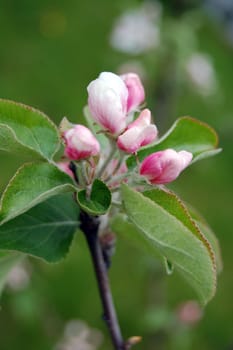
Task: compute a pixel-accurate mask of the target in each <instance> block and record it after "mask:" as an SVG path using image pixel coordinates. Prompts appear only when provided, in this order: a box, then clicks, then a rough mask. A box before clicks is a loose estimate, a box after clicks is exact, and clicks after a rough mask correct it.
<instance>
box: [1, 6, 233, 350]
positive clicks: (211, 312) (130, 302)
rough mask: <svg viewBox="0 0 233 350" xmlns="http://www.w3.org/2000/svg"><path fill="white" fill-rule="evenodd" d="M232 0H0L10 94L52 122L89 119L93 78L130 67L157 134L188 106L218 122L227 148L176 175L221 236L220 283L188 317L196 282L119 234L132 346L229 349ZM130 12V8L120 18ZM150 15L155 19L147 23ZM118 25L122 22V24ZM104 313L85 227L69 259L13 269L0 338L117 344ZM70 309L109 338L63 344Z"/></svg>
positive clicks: (117, 286)
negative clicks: (135, 339)
mask: <svg viewBox="0 0 233 350" xmlns="http://www.w3.org/2000/svg"><path fill="white" fill-rule="evenodd" d="M231 4H232V1H226V0H225V1H221V0H219V1H217V0H212V1H210V0H209V1H202V2H197V1H196V2H195V1H184V0H183V1H182V0H179V1H162V2H160V3H158V2H156V1H151V2H143V1H136V0H118V1H116V2H114V1H113V2H111V1H107V0H101V1H99V2H95V1H94V0H89V1H74V0H70V1H64V0H57V1H52V0H40V1H38V0H37V1H36V0H35V1H29V0H22V1H20V2H19V1H17V0H2V1H1V4H0V26H1V30H0V42H1V49H0V96H1V97H2V98H8V99H12V100H15V101H19V102H23V103H25V104H28V105H31V106H34V107H36V108H39V109H41V110H43V111H44V112H45V113H47V114H48V115H49V116H50V117H51V118H52V119H53V120H54V121H55V122H56V123H59V121H60V120H61V118H62V117H63V116H67V117H68V118H69V119H70V120H72V121H73V122H83V120H84V119H83V113H82V109H83V106H84V105H85V104H86V100H87V92H86V86H87V85H88V83H89V82H90V81H91V80H93V79H95V78H96V77H97V75H98V74H99V73H100V72H101V71H113V72H123V71H126V70H134V71H136V72H139V73H140V74H141V76H142V79H143V80H144V83H145V89H146V94H147V105H148V107H149V108H150V109H151V110H152V111H153V115H154V117H155V122H156V123H157V125H158V127H159V129H160V130H161V134H162V133H163V132H164V131H166V129H167V128H168V127H169V126H170V125H171V124H172V122H173V121H174V120H175V119H176V118H177V117H178V116H183V115H191V116H193V117H195V118H198V119H200V120H202V121H205V122H207V123H209V124H210V125H211V126H213V127H214V128H215V129H216V130H217V132H218V133H219V137H220V146H221V147H222V148H223V152H222V153H221V154H219V155H218V156H216V157H215V158H213V159H212V158H210V159H208V160H205V161H202V162H200V163H198V164H195V165H193V166H192V167H191V168H189V169H188V170H187V171H186V172H185V173H184V174H183V175H182V176H181V177H180V178H179V180H177V181H176V183H174V184H173V185H172V188H173V189H175V190H176V191H177V192H178V193H179V194H180V196H181V197H182V198H183V199H184V200H186V201H187V202H189V203H191V204H192V205H193V206H195V207H196V208H197V209H198V210H199V211H200V212H201V213H202V214H203V215H204V217H206V219H207V220H208V222H209V223H210V225H211V227H212V228H213V230H214V231H215V232H216V235H217V237H218V238H219V241H220V245H221V248H222V255H223V263H224V270H223V272H222V274H221V275H220V277H219V281H218V288H217V294H216V296H215V298H214V299H213V300H212V301H211V302H210V304H209V305H208V306H207V307H206V308H205V310H204V312H203V315H202V317H200V320H199V321H196V322H193V323H190V322H188V321H187V320H186V321H185V320H182V319H181V316H180V313H179V310H181V308H182V305H183V303H185V302H187V301H188V300H192V299H194V298H195V296H194V294H193V292H192V291H191V290H190V289H189V287H188V286H187V285H186V283H185V282H183V281H182V280H181V279H180V277H179V276H178V275H177V274H176V273H174V274H173V275H172V276H167V275H166V274H165V271H164V270H163V268H162V267H161V265H160V264H159V262H157V261H154V260H153V259H151V258H150V257H148V256H145V255H144V254H143V252H141V251H138V250H135V249H134V248H133V247H132V246H131V245H130V244H129V243H128V242H125V241H124V240H122V239H119V240H118V241H117V252H116V255H115V256H114V259H113V265H112V268H111V271H110V278H111V283H112V289H113V294H114V298H115V300H116V305H117V311H118V314H119V319H120V323H121V326H122V330H123V333H124V335H125V337H127V336H132V335H141V336H142V337H143V342H142V343H141V344H139V345H138V346H136V347H135V349H144V350H145V349H146V350H155V349H157V350H163V349H165V350H167V349H168V350H169V349H171V350H183V349H184V350H191V349H197V348H198V349H199V350H215V349H216V350H219V349H221V350H230V349H233V316H232V315H233V303H232V292H233V277H232V268H233V264H232V252H231V250H232V246H233V235H232V209H233V205H232V194H233V191H232V189H233V185H232V173H233V172H232V170H233V161H232V159H233V158H232V157H233V148H232V135H233V98H232V91H233V29H232V28H233V22H231V20H232V18H233V8H232V7H233V6H232V5H231ZM132 11H133V12H132ZM137 11H139V14H138V12H137ZM135 13H136V17H135ZM122 14H125V15H124V16H125V17H119V16H122ZM130 14H131V17H130ZM127 16H128V17H127ZM137 16H139V17H137ZM140 16H141V19H140ZM143 16H144V17H143ZM119 18H120V20H119ZM127 18H128V20H129V18H131V22H130V23H131V24H130V25H129V27H127V24H125V22H127ZM145 21H148V23H149V26H148V28H147V31H145V32H144V30H145V28H146V24H145ZM232 21H233V20H232ZM132 22H133V23H134V26H133V27H132ZM135 24H136V26H135ZM119 26H120V27H121V28H123V27H124V26H125V27H124V28H123V29H122V30H119ZM153 27H154V31H153ZM117 28H118V29H117ZM127 28H128V29H127ZM127 30H128V32H130V33H131V34H127ZM119 33H121V34H119ZM122 33H123V34H122ZM127 40H128V43H127ZM138 40H139V41H138ZM132 41H133V43H132ZM130 43H131V44H130ZM127 45H128V46H127ZM19 164H20V159H18V158H16V157H14V156H12V155H8V154H7V155H6V154H3V153H1V177H0V184H1V188H3V187H4V186H5V185H6V183H7V182H8V180H9V178H10V177H11V176H12V175H13V173H14V171H15V170H16V169H17V167H18V165H19ZM200 268H201V267H200ZM20 271H21V272H20ZM20 273H21V275H20ZM19 276H21V279H20V278H19ZM17 278H18V280H17ZM15 280H16V281H15ZM17 281H18V283H17ZM101 314H102V310H101V306H100V301H99V297H98V292H97V288H96V284H95V279H94V275H93V271H92V266H91V263H90V259H89V256H88V253H87V249H86V245H85V242H84V239H83V237H82V235H81V234H78V235H77V236H76V239H75V242H74V243H73V245H72V249H71V252H70V254H69V255H68V256H67V258H66V259H65V260H64V261H62V262H61V263H59V264H55V265H47V264H46V263H43V262H42V261H39V260H36V259H32V258H31V259H30V260H29V261H28V262H27V263H26V264H25V265H24V266H22V270H19V271H18V273H17V271H16V272H15V275H13V274H12V276H11V280H9V283H8V285H7V288H6V290H5V291H4V293H3V295H2V298H1V310H0V349H1V350H12V349H17V350H21V349H23V350H29V349H30V350H31V349H33V350H42V349H43V350H53V349H62V350H75V349H77V350H95V349H101V350H110V349H111V345H110V343H109V339H108V334H107V332H106V329H105V325H104V322H103V321H102V319H101ZM199 316H200V315H199ZM70 320H82V321H84V322H85V323H86V325H88V327H89V328H90V329H92V328H96V329H98V330H99V332H101V334H102V338H101V339H100V340H98V341H97V340H96V342H95V344H96V345H93V346H92V347H91V346H90V345H89V347H88V345H87V344H86V345H85V344H83V345H82V343H81V340H78V341H77V342H76V343H75V344H73V345H72V346H73V347H72V346H70V347H69V348H68V345H65V343H64V344H63V345H61V341H63V340H64V339H63V333H64V329H66V334H67V323H68V325H69V326H70V323H69V322H70ZM75 327H76V328H78V324H76V326H74V327H73V328H74V330H73V332H74V333H75V332H80V329H79V330H78V329H76V328H75ZM82 327H84V326H82ZM71 328H72V327H71ZM79 328H80V327H79ZM89 331H90V332H94V331H91V330H89ZM68 333H69V331H68ZM71 333H72V332H71ZM92 334H93V337H92ZM95 336H97V335H94V333H91V337H92V338H93V339H94V338H95ZM79 338H80V339H81V336H80V337H79ZM98 342H99V343H98ZM58 344H60V345H58ZM80 344H81V345H80Z"/></svg>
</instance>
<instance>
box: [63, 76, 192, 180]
mask: <svg viewBox="0 0 233 350" xmlns="http://www.w3.org/2000/svg"><path fill="white" fill-rule="evenodd" d="M87 91H88V108H89V111H90V114H91V118H92V119H93V122H95V123H96V124H97V125H98V126H99V127H100V128H101V130H100V131H101V132H102V133H104V134H105V136H106V137H107V138H108V139H109V142H110V145H111V146H112V151H110V150H109V151H108V150H107V151H108V156H106V150H105V149H101V147H100V144H99V141H98V140H97V137H98V136H97V134H96V135H94V134H93V133H92V132H91V131H90V130H89V129H88V128H87V127H85V126H83V125H73V124H71V123H69V122H68V121H67V119H63V121H62V123H61V136H62V138H63V141H64V145H65V149H64V157H65V158H67V159H68V160H69V161H72V162H79V161H85V162H87V163H88V164H89V165H90V167H91V169H92V170H91V171H86V174H85V176H86V178H87V177H90V176H91V179H90V178H89V180H88V181H87V184H89V183H91V181H92V180H93V179H94V178H95V177H100V178H101V179H103V180H105V181H106V182H107V181H110V183H111V186H110V187H112V185H113V184H114V186H118V185H119V183H120V182H121V181H119V179H121V180H122V181H127V179H126V175H127V176H130V174H127V167H126V163H125V158H126V156H127V154H134V155H135V156H137V152H138V150H139V149H140V148H141V147H143V146H146V145H149V144H151V143H153V142H154V141H155V140H156V139H157V137H158V130H157V127H156V125H154V124H152V123H151V112H150V110H149V109H143V110H141V109H140V106H141V104H142V103H143V102H144V99H145V91H144V87H143V85H142V82H141V80H140V78H139V77H138V75H137V74H134V73H128V74H124V75H120V76H119V75H116V74H114V73H110V72H103V73H101V74H100V75H99V77H98V78H97V79H95V80H93V81H92V82H91V83H90V84H89V85H88V87H87ZM135 115H137V118H136V119H135ZM93 159H94V161H93ZM191 160H192V154H191V153H190V152H187V151H185V150H182V151H179V152H176V151H175V150H173V149H166V150H162V151H159V152H156V153H153V154H150V155H149V156H148V157H146V158H145V159H144V160H143V161H142V163H141V165H139V175H140V176H141V179H144V180H146V181H147V182H149V183H151V184H166V183H169V182H171V181H173V180H175V179H176V178H177V177H178V176H179V174H180V172H181V171H182V170H184V168H186V167H187V166H188V165H189V163H190V162H191ZM67 164H69V163H67V162H64V164H62V163H60V164H59V167H60V169H63V171H65V172H67V173H68V174H69V175H71V173H72V171H73V167H70V166H69V165H67ZM71 170H72V171H71ZM116 177H117V180H116ZM74 178H75V177H74ZM114 186H113V187H114Z"/></svg>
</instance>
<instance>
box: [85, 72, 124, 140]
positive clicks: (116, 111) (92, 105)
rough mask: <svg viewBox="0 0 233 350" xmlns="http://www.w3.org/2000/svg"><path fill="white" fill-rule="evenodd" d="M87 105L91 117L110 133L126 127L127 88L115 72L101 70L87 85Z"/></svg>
mask: <svg viewBox="0 0 233 350" xmlns="http://www.w3.org/2000/svg"><path fill="white" fill-rule="evenodd" d="M87 91H88V106H89V109H90V111H91V114H92V117H93V119H94V120H95V121H96V123H98V124H99V125H101V126H102V127H103V128H104V129H106V130H107V131H109V132H110V133H112V134H120V133H121V132H122V131H123V130H124V129H125V127H126V113H127V100H128V90H127V87H126V85H125V83H124V81H123V80H122V79H121V78H120V77H119V76H118V75H116V74H114V73H110V72H103V73H101V74H100V75H99V77H98V78H97V79H96V80H93V81H92V82H91V83H90V84H89V85H88V87H87Z"/></svg>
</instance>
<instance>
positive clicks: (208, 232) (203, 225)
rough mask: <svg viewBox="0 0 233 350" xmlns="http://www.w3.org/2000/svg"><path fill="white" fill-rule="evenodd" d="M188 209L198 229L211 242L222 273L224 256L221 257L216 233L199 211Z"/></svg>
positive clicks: (218, 268)
mask: <svg viewBox="0 0 233 350" xmlns="http://www.w3.org/2000/svg"><path fill="white" fill-rule="evenodd" d="M188 208H189V213H190V215H191V217H192V220H194V222H195V224H196V225H197V227H199V230H201V232H202V233H203V234H204V235H205V237H206V238H207V239H208V241H209V242H210V244H211V247H212V248H213V251H214V254H215V258H216V265H217V272H218V273H220V272H221V271H222V269H223V262H222V255H221V250H220V245H219V241H218V239H217V237H216V236H215V234H214V232H213V231H212V229H211V228H210V227H209V225H208V223H207V222H206V220H205V219H204V218H203V217H202V216H201V215H200V214H199V213H198V212H197V210H196V209H194V208H193V207H191V206H188Z"/></svg>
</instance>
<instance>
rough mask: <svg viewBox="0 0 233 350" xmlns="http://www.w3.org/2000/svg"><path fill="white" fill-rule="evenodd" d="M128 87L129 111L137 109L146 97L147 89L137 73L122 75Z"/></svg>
mask: <svg viewBox="0 0 233 350" xmlns="http://www.w3.org/2000/svg"><path fill="white" fill-rule="evenodd" d="M121 78H122V79H123V81H124V83H125V85H126V87H127V89H128V99H127V112H130V111H132V110H135V109H137V108H138V106H139V105H140V104H141V103H142V102H143V101H144V99H145V91H144V87H143V85H142V82H141V80H140V78H139V76H138V75H137V74H135V73H128V74H124V75H121Z"/></svg>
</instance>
